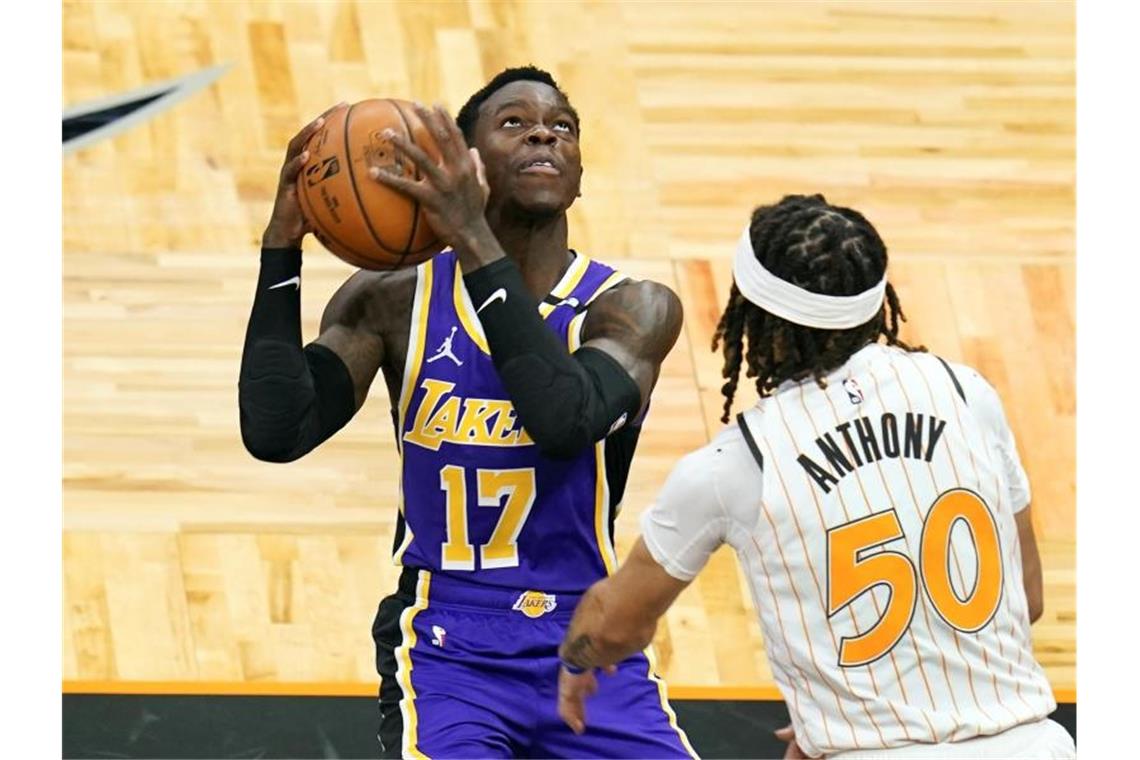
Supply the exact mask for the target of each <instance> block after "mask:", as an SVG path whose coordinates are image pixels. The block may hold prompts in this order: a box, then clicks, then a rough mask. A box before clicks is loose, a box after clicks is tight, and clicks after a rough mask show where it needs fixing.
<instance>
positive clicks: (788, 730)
mask: <svg viewBox="0 0 1140 760" xmlns="http://www.w3.org/2000/svg"><path fill="white" fill-rule="evenodd" d="M776 738H777V739H779V740H780V741H782V742H790V741H795V738H796V730H795V728H793V727H792V724H791V723H789V724H788V725H786V726H784V727H783V728H777V729H776Z"/></svg>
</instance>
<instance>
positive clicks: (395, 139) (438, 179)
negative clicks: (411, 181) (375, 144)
mask: <svg viewBox="0 0 1140 760" xmlns="http://www.w3.org/2000/svg"><path fill="white" fill-rule="evenodd" d="M383 134H384V137H385V138H386V139H388V140H391V141H392V145H394V146H395V148H396V150H398V151H400V152H401V153H403V154H404V155H405V156H407V157H408V158H409V159H410V160H411V162H412V163H413V164H415V165H416V168H417V169H419V170H420V174H422V175H423V176H425V177H427V178H428V179H429V180H431V182H432V184H434V185H436V186H440V185H441V184H442V183H443V181H444V177H443V172H442V171H440V168H439V165H438V164H436V162H435V161H433V160H432V158H431V156H429V155H428V154H427V153H425V152H424V149H423V148H421V147H420V146H418V145H416V144H415V143H414V142H412V141H411V140H409V139H408V138H406V137H404V136H403V135H401V134H399V133H398V132H396V131H395V130H393V129H386V130H384V133H383Z"/></svg>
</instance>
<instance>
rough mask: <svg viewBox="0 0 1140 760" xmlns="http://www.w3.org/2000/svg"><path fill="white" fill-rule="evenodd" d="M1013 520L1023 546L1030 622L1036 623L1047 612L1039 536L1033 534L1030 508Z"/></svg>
mask: <svg viewBox="0 0 1140 760" xmlns="http://www.w3.org/2000/svg"><path fill="white" fill-rule="evenodd" d="M1013 519H1014V521H1015V522H1016V523H1017V538H1018V541H1019V542H1020V544H1021V574H1022V579H1021V581H1022V584H1023V585H1024V586H1025V599H1026V601H1027V602H1028V603H1029V622H1030V623H1036V622H1037V620H1038V619H1040V617H1041V615H1042V613H1043V612H1044V611H1045V591H1044V582H1043V580H1042V576H1041V554H1040V553H1039V552H1038V551H1037V536H1035V535H1034V533H1033V520H1032V518H1031V517H1030V516H1029V507H1028V506H1026V507H1025V509H1023V510H1021V511H1020V512H1017V513H1016V514H1014V516H1013Z"/></svg>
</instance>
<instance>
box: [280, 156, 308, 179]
mask: <svg viewBox="0 0 1140 760" xmlns="http://www.w3.org/2000/svg"><path fill="white" fill-rule="evenodd" d="M308 160H309V151H307V150H303V151H301V152H300V153H299V154H297V155H296V156H294V157H293V158H292V159H290V160H289V161H286V162H285V165H284V166H282V167H281V184H282V185H291V184H293V183H294V182H296V181H297V175H298V174H300V173H301V169H302V168H303V167H304V166H305V162H306V161H308Z"/></svg>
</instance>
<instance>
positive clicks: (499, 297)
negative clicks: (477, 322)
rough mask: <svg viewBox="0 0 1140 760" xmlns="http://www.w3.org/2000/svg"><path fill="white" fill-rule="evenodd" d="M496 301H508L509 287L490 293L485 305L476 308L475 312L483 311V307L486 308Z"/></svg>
mask: <svg viewBox="0 0 1140 760" xmlns="http://www.w3.org/2000/svg"><path fill="white" fill-rule="evenodd" d="M495 301H502V302H503V303H506V302H507V289H506V288H499V289H498V290H496V291H495V292H494V293H492V294H491V295H489V296H488V297H487V300H486V301H484V302H483V305H482V306H480V307H479V308H478V309H476V310H475V313H476V314H478V313H480V312H481V311H483V309H486V308H487V307H488V306H490V305H491V304H493V303H494V302H495Z"/></svg>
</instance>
